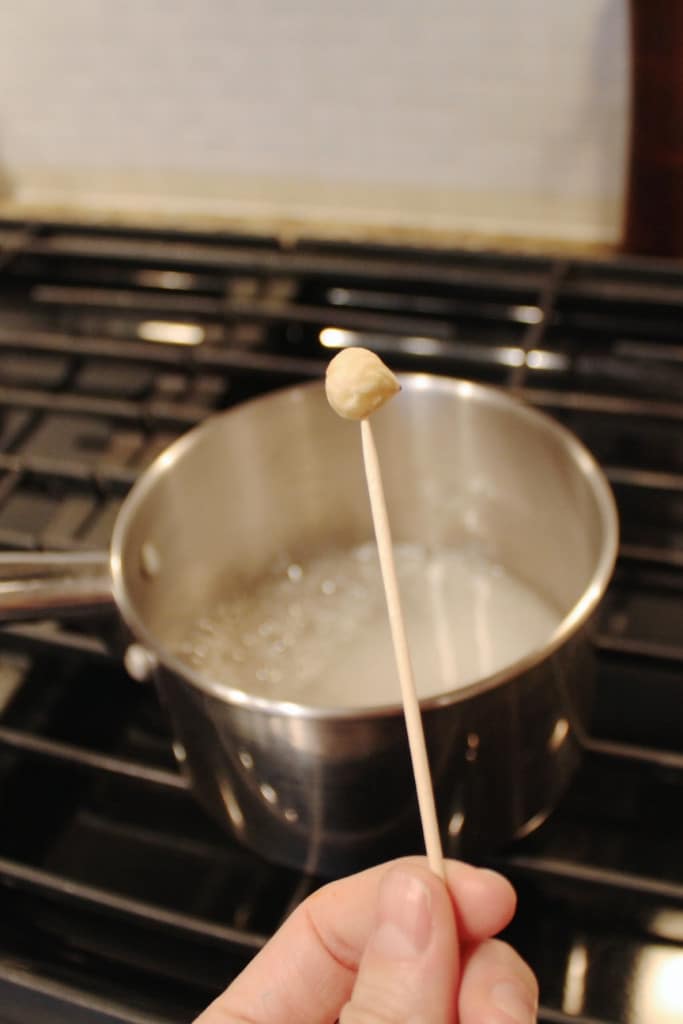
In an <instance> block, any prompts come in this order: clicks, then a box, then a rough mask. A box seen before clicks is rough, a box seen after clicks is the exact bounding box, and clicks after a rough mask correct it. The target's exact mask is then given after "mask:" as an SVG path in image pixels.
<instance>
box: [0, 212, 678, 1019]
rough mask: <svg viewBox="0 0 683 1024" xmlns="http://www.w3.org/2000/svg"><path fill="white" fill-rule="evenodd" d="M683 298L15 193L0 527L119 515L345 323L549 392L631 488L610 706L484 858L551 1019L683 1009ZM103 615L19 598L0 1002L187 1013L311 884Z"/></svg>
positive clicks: (670, 279)
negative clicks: (125, 651)
mask: <svg viewBox="0 0 683 1024" xmlns="http://www.w3.org/2000/svg"><path fill="white" fill-rule="evenodd" d="M682 323H683V270H680V269H678V268H677V267H675V266H671V265H667V264H654V263H638V262H633V261H612V262H603V263H600V262H593V263H591V262H578V261H565V260H555V259H543V258H537V257H534V258H529V257H522V256H519V257H517V256H509V255H500V254H496V253H482V254H473V253H464V252H427V251H425V252H422V251H417V250H400V249H393V248H389V247H382V248H380V247H359V246H344V245H331V244H321V243H316V242H312V241H311V242H307V241H302V242H300V243H298V244H297V245H295V246H292V247H289V248H285V247H282V246H280V245H279V244H278V243H277V241H276V240H274V239H260V238H247V237H230V236H227V235H189V234H185V233H180V232H176V233H171V232H142V231H128V230H122V229H121V230H113V229H96V228H92V229H83V228H74V227H69V226H65V225H59V224H40V223H28V222H26V223H23V222H21V223H20V222H0V546H1V547H3V548H5V549H7V550H13V551H32V550H37V549H47V548H50V549H61V550H82V549H97V548H101V547H105V546H106V544H107V542H108V539H109V535H110V531H111V528H112V524H113V521H114V519H115V517H116V513H117V511H118V508H119V507H120V504H121V501H122V499H123V497H124V496H125V494H126V492H127V490H128V489H129V487H130V486H131V484H132V483H133V481H134V480H135V479H136V477H137V476H138V475H139V473H140V472H141V471H142V470H143V469H144V468H145V467H146V466H147V465H149V463H150V462H151V461H152V459H153V458H154V457H155V455H156V454H158V453H159V452H160V451H161V450H162V449H163V448H164V447H165V446H166V445H167V444H168V443H169V442H170V441H171V440H173V439H174V438H175V437H177V436H179V435H180V434H181V433H183V432H184V431H185V430H187V429H188V428H189V427H191V426H192V425H194V424H195V423H197V422H199V421H200V420H202V419H203V418H204V417H205V416H206V415H208V414H210V413H211V412H212V411H215V410H218V409H222V408H225V407H227V406H229V405H231V404H235V403H238V402H242V401H245V400H246V399H248V398H249V397H251V396H253V395H256V394H260V393H263V392H264V391H267V390H270V389H273V388H276V387H282V386H285V385H288V384H291V383H294V382H297V381H301V380H305V379H311V378H315V377H318V376H320V375H321V374H322V373H323V372H324V367H325V365H326V362H327V361H328V359H329V358H330V357H331V355H332V354H333V352H334V350H335V349H337V348H338V347H340V346H343V345H348V344H363V345H366V346H367V347H370V348H374V349H375V350H376V351H378V352H379V353H381V354H382V355H383V357H384V358H386V359H387V361H389V362H390V363H391V365H392V367H393V368H395V369H419V370H422V371H425V372H435V373H444V374H448V375H454V376H463V377H467V378H470V379H474V380H479V381H483V382H486V383H491V384H494V385H496V386H500V387H503V388H506V389H508V390H512V391H514V392H515V393H517V394H519V395H520V396H522V397H523V398H525V399H526V400H528V401H529V402H531V403H532V404H534V405H536V406H538V407H540V408H542V409H545V410H546V411H548V412H549V413H550V414H551V415H553V416H555V417H557V418H559V419H560V420H561V421H562V422H564V423H565V424H567V425H568V426H569V427H570V428H571V429H572V430H574V431H575V432H576V433H577V434H578V435H579V436H580V437H581V438H582V439H583V440H584V441H585V443H586V444H587V445H588V446H589V447H590V448H591V449H592V451H593V452H594V453H595V454H596V456H597V457H598V459H599V460H600V462H601V464H602V465H603V466H604V468H605V470H606V472H607V475H608V477H609V479H610V481H611V483H612V486H613V488H614V491H615V495H616V498H617V501H618V504H619V510H620V517H621V526H622V538H621V547H620V556H619V562H618V565H617V569H616V573H615V577H614V580H613V583H612V585H611V587H610V590H609V593H608V595H607V599H606V601H605V602H604V606H603V609H602V614H601V618H600V623H599V629H598V634H597V636H596V640H595V643H596V648H597V653H598V663H599V675H598V692H597V706H596V713H595V721H594V726H593V731H592V735H591V738H590V740H589V744H588V749H587V751H586V754H585V757H584V760H583V765H582V767H581V769H580V771H579V773H578V775H577V777H576V780H575V782H574V784H573V785H572V788H571V790H570V792H569V793H568V794H567V795H566V797H565V798H564V799H563V801H562V802H561V804H560V806H559V807H558V808H557V809H556V811H555V812H554V813H553V814H552V815H551V817H550V818H549V820H548V821H547V822H546V823H545V824H543V825H542V826H541V827H540V828H539V829H538V830H537V831H536V832H535V833H533V834H532V835H530V836H528V837H527V838H526V839H524V840H522V841H519V842H517V843H514V844H511V845H510V846H509V847H508V848H506V849H503V850H498V851H494V852H493V853H492V854H491V856H490V858H489V859H488V861H487V863H489V864H491V865H492V866H495V867H496V868H498V869H499V870H501V871H503V872H504V873H505V874H507V875H508V877H510V878H511V880H512V881H513V883H514V884H515V886H516V888H517V890H518V893H519V898H520V901H519V911H518V914H517V917H516V919H515V922H514V923H513V925H512V926H511V928H510V929H509V932H508V937H509V939H510V941H511V942H513V944H514V945H515V946H516V947H517V948H518V949H519V950H520V952H521V953H522V954H523V955H524V956H525V957H526V958H527V959H528V961H529V962H530V964H531V965H532V966H533V968H534V969H535V971H536V973H537V975H538V977H539V981H540V985H541V1002H542V1006H541V1011H540V1015H539V1019H540V1020H541V1021H546V1022H565V1024H567V1022H569V1021H572V1022H574V1024H577V1022H579V1024H580V1022H583V1024H589V1022H592V1024H649V1022H654V1021H656V1022H658V1024H670V1022H673V1021H681V1020H683V815H682V813H681V809H682V800H681V796H682V793H683V790H682V786H681V784H682V782H683V716H682V715H681V706H682V691H681V687H682V686H683V679H682V673H681V666H682V665H683V430H682V421H683V340H682V334H683V329H682V328H681V324H682ZM113 628H114V623H113V620H112V619H111V618H110V617H109V616H108V615H104V614H103V615H100V616H99V617H94V618H92V619H90V618H89V619H75V620H64V621H62V622H57V621H50V622H44V623H40V624H27V623H23V624H22V623H19V624H13V625H10V626H5V627H4V628H2V629H1V630H0V1021H3V1022H4V1021H8V1022H11V1024H13V1022H14V1021H20V1020H21V1021H24V1020H29V1019H30V1020H32V1021H33V1020H35V1021H37V1022H39V1021H43V1020H44V1021H50V1022H55V1021H62V1020H64V1021H66V1020H67V1019H68V1020H69V1021H71V1022H78V1021H80V1020H83V1021H95V1020H99V1021H102V1022H104V1021H115V1020H127V1021H147V1022H157V1024H160V1022H175V1021H187V1020H189V1019H191V1018H192V1016H193V1015H194V1014H195V1013H196V1012H197V1011H198V1010H200V1009H201V1008H203V1007H204V1006H205V1005H206V1004H207V1003H208V1002H209V1001H210V999H211V998H213V996H214V995H215V994H216V993H217V992H218V991H219V990H220V989H221V988H222V987H224V986H225V984H227V983H228V982H229V980H230V979H231V978H232V977H233V976H234V975H235V973H237V972H238V971H239V970H240V969H241V968H242V967H243V966H244V964H245V963H246V962H247V961H248V959H249V958H250V957H251V956H252V955H253V953H254V951H255V950H256V949H258V948H259V946H260V945H261V944H262V943H263V942H264V941H265V940H266V938H267V937H268V936H269V935H270V934H271V933H272V932H273V931H274V929H275V928H277V926H278V924H279V923H280V922H281V921H282V919H283V918H284V917H285V916H286V915H287V914H288V913H289V912H290V911H291V909H292V908H293V907H294V906H295V905H296V904H297V902H299V901H300V900H301V899H302V898H303V897H304V896H305V895H306V894H307V893H308V892H310V891H311V890H312V888H313V887H314V886H315V885H316V884H318V883H317V881H316V880H315V879H310V878H306V877H305V876H302V875H300V874H298V873H296V872H293V871H290V870H287V869H284V868H280V867H277V866H274V865H272V864H269V863H266V862H265V861H262V860H260V859H259V858H257V857H256V856H255V855H253V854H252V853H250V852H248V851H246V850H244V849H242V848H241V847H239V846H237V845H235V844H234V843H233V842H232V841H231V840H230V839H229V838H227V837H226V835H225V834H224V833H223V832H222V831H221V830H220V829H219V828H218V826H216V825H214V824H213V823H212V822H211V821H210V820H209V819H208V818H207V817H206V816H205V815H204V813H203V812H202V811H201V810H200V809H199V808H198V807H197V806H196V804H195V802H194V801H193V799H192V797H191V795H190V793H189V792H188V789H187V786H186V783H185V781H184V779H183V778H182V777H181V776H180V775H179V774H178V772H177V770H176V766H175V762H174V757H173V753H172V748H171V740H170V736H169V731H168V727H167V725H166V722H165V719H164V717H163V714H162V712H161V711H160V708H159V706H158V703H157V699H156V696H155V694H154V692H153V690H151V689H150V688H146V687H144V686H140V685H139V684H136V683H134V682H132V681H131V680H130V679H129V678H128V677H127V676H126V674H125V671H124V669H123V667H122V665H121V664H120V663H119V662H118V661H117V660H116V659H115V658H113V657H112V656H111V655H110V654H109V653H108V648H107V643H106V640H107V638H108V636H110V634H111V631H112V630H113ZM3 1014H4V1016H3Z"/></svg>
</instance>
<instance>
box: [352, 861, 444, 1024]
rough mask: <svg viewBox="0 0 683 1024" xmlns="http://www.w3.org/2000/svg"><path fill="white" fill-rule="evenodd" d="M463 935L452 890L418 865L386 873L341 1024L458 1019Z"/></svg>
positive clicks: (401, 866) (428, 1022)
mask: <svg viewBox="0 0 683 1024" xmlns="http://www.w3.org/2000/svg"><path fill="white" fill-rule="evenodd" d="M458 965H459V948H458V938H457V932H456V926H455V918H454V915H453V907H452V904H451V898H450V894H449V893H448V891H447V889H446V888H445V886H444V885H443V883H442V882H441V880H440V879H439V878H436V877H435V876H434V875H433V874H431V873H430V871H429V870H428V869H427V868H426V867H425V866H423V865H421V864H419V865H418V864H406V863H403V864H400V863H399V864H396V865H394V866H392V867H391V868H390V869H389V871H387V872H386V873H385V875H384V876H383V878H382V880H381V882H380V885H379V890H378V896H377V910H376V915H375V922H374V925H373V927H372V930H371V932H370V935H369V937H368V941H367V944H366V946H365V950H364V952H363V955H362V957H361V960H360V964H359V967H358V975H357V978H356V983H355V985H354V987H353V992H352V994H351V999H350V1001H349V1002H348V1003H347V1004H346V1006H344V1008H343V1009H342V1012H341V1015H340V1018H339V1021H340V1024H408V1022H411V1021H418V1020H419V1021H420V1024H454V1021H455V1015H456V1000H457V992H458V980H459V979H458V970H459V966H458Z"/></svg>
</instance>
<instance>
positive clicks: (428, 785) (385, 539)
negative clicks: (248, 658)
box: [360, 419, 446, 882]
mask: <svg viewBox="0 0 683 1024" xmlns="http://www.w3.org/2000/svg"><path fill="white" fill-rule="evenodd" d="M360 430H361V439H362V443H363V461H364V463H365V478H366V480H367V483H368V494H369V496H370V509H371V512H372V521H373V525H374V527H375V538H376V540H377V550H378V553H379V564H380V569H381V570H382V581H383V583H384V594H385V597H386V602H387V611H388V613H389V625H390V627H391V639H392V643H393V645H394V657H395V658H396V668H397V670H398V679H399V683H400V684H401V697H402V700H403V714H404V716H405V720H406V729H407V732H408V746H409V748H410V758H411V761H412V765H413V775H414V776H415V787H416V789H417V803H418V807H419V809H420V818H421V820H422V832H423V834H424V840H425V847H426V849H427V860H428V861H429V867H430V868H431V870H432V871H433V872H434V874H435V875H439V876H440V877H441V878H442V879H443V880H444V882H445V881H446V871H445V867H444V861H443V851H442V849H441V836H440V834H439V824H438V819H437V816H436V804H435V801H434V788H433V786H432V777H431V774H430V771H429V759H428V757H427V745H426V743H425V736H424V729H423V728H422V716H421V714H420V703H419V701H418V699H417V692H416V690H415V679H414V676H413V666H412V662H411V660H410V649H409V647H408V638H407V636H406V629H405V623H404V621H403V611H402V609H401V598H400V594H399V589H398V580H397V578H396V566H395V564H394V552H393V546H392V543H391V529H390V527H389V517H388V515H387V506H386V501H385V499H384V488H383V486H382V476H381V473H380V468H379V458H378V457H377V448H376V446H375V439H374V437H373V434H372V427H371V426H370V420H368V419H364V420H361V423H360Z"/></svg>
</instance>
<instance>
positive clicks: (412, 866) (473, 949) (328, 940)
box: [195, 857, 538, 1024]
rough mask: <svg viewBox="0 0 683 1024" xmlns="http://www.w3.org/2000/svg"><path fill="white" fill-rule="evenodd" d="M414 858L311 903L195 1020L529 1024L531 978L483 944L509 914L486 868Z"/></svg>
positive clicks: (496, 944)
mask: <svg viewBox="0 0 683 1024" xmlns="http://www.w3.org/2000/svg"><path fill="white" fill-rule="evenodd" d="M447 878H448V887H447V888H446V886H444V885H443V883H442V882H441V881H440V880H439V879H438V878H436V877H435V876H434V875H433V874H432V873H431V872H430V871H429V869H428V868H427V865H426V861H425V860H424V858H419V857H412V858H406V859H403V860H398V861H392V862H391V863H389V864H382V865H379V866H378V867H375V868H371V869H370V870H368V871H364V872H362V873H361V874H358V875H352V876H350V877H349V878H344V879H341V880H340V881H338V882H332V883H330V884H329V885H326V886H325V887H324V888H322V889H319V890H318V891H317V892H315V893H313V895H312V896H309V897H308V899H306V900H305V901H304V902H303V903H302V904H301V905H300V906H299V907H297V909H296V910H295V911H294V913H293V914H292V915H291V916H290V917H289V918H288V919H287V921H285V923H284V924H283V925H282V927H281V928H280V929H279V931H278V932H277V933H276V934H275V935H274V936H273V938H272V939H271V940H270V941H269V942H268V943H267V944H266V945H265V946H264V948H263V949H262V950H261V952H260V953H259V954H258V956H256V957H255V958H254V960H253V961H252V962H251V963H250V964H249V965H248V967H247V968H246V969H245V970H244V971H243V972H242V974H240V975H239V977H237V978H236V979H235V981H234V982H233V983H232V985H230V987H229V988H228V989H227V990H226V991H225V992H224V993H223V994H222V995H221V996H219V997H218V999H216V1001H215V1002H214V1003H212V1004H211V1006H209V1008H208V1009H207V1010H205V1011H204V1013H202V1014H201V1016H200V1017H198V1018H197V1021H196V1022H195V1024H334V1022H335V1021H336V1020H337V1019H339V1021H340V1024H455V1022H456V1021H457V1022H459V1024H533V1022H534V1021H535V1020H536V1005H537V991H538V990H537V985H536V980H535V978H534V976H533V974H532V973H531V971H530V969H529V968H528V967H527V965H526V964H525V963H524V961H523V960H522V959H521V958H520V957H519V956H518V955H517V953H515V952H514V950H513V949H512V948H511V947H510V946H508V945H507V944H506V943H504V942H501V941H499V940H497V939H494V938H492V936H494V935H495V934H496V933H497V932H498V931H500V929H501V928H504V927H505V925H506V924H507V923H508V922H509V921H510V919H511V918H512V915H513V914H514V910H515V902H516V899H515V893H514V890H513V889H512V886H511V885H510V884H509V883H508V882H507V881H506V880H505V879H504V878H503V877H502V876H501V875H498V874H496V873H494V872H492V871H486V870H480V869H477V868H473V867H470V866H468V865H466V864H462V863H460V862H457V861H448V862H447Z"/></svg>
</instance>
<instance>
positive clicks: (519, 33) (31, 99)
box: [0, 0, 628, 240]
mask: <svg viewBox="0 0 683 1024" xmlns="http://www.w3.org/2000/svg"><path fill="white" fill-rule="evenodd" d="M627 59H628V53H627V32H626V0H572V3H566V4H560V3H547V2H546V0H516V2H506V0H450V2H446V0H422V2H421V3H415V2H412V3H408V2H407V0H393V2H389V0H378V2H375V3H372V2H370V3H368V2H367V0H365V2H361V0H347V2H345V3H344V4H332V3H330V2H329V0H328V2H327V3H326V2H325V0H319V2H317V3H313V2H310V0H251V2H247V0H242V2H237V0H182V2H181V0H118V2H117V3H111V2H104V0H59V2H55V0H22V2H21V3H14V2H11V0H8V2H6V3H5V4H3V5H2V6H1V7H0V168H2V171H3V172H4V177H6V178H8V179H9V180H10V181H11V183H12V186H13V189H14V193H15V195H16V196H17V197H18V198H19V199H20V200H21V199H24V200H25V201H26V202H35V203H40V202H49V201H52V202H54V203H67V204H68V203H69V202H72V203H76V204H78V203H82V204H84V205H86V206H87V205H89V206H90V207H98V206H101V207H102V208H103V209H105V208H107V207H118V208H119V209H126V208H130V209H131V210H133V211H134V210H136V209H137V210H143V209H146V210H150V209H154V208H155V207H158V208H159V210H169V209H173V208H177V209H179V210H181V211H182V210H186V211H187V212H188V213H190V212H192V211H195V212H199V213H203V214H211V213H212V212H214V213H215V214H216V215H217V216H222V215H224V216H231V215H240V214H244V215H246V216H254V217H258V216H264V217H268V216H270V217H273V218H276V219H277V218H278V217H281V218H287V217H289V218H292V219H294V220H296V219H304V220H306V219H308V220H313V221H315V220H316V219H322V220H323V221H327V222H330V221H332V222H334V223H337V224H340V225H341V224H343V223H344V222H345V221H347V222H354V221H355V222H362V221H365V222H367V223H373V224H375V225H379V226H381V224H382V222H383V221H384V222H386V223H387V224H388V225H392V224H393V225H412V226H419V224H420V223H424V224H425V225H427V226H429V227H431V228H438V227H439V226H440V225H442V226H444V228H447V229H449V230H457V229H459V228H462V229H463V230H468V231H470V230H482V231H493V232H495V233H503V234H504V233H506V232H509V233H519V232H522V233H528V234H531V235H544V234H545V235H547V236H552V235H555V236H563V235H564V236H567V237H573V238H579V239H581V238H585V239H587V240H610V239H613V238H614V237H616V235H617V233H618V230H619V220H620V210H621V204H622V197H623V188H624V169H625V139H626V127H627V114H628V88H627Z"/></svg>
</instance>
